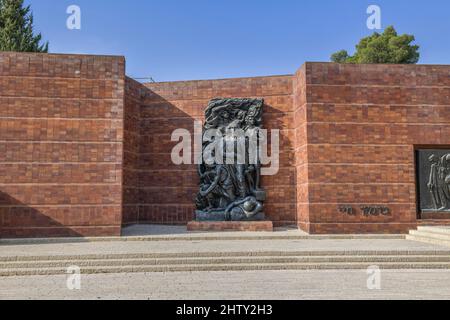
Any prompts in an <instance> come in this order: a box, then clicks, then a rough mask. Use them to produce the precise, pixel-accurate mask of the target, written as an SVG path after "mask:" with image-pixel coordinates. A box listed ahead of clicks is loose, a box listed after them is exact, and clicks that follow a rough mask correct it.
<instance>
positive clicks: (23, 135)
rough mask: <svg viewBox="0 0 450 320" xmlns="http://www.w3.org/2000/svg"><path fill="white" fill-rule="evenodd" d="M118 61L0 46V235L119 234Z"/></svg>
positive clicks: (120, 64) (120, 111) (120, 117)
mask: <svg viewBox="0 0 450 320" xmlns="http://www.w3.org/2000/svg"><path fill="white" fill-rule="evenodd" d="M124 68H125V62H124V59H123V58H121V57H102V56H95V57H94V56H75V55H44V54H23V53H21V54H17V53H0V237H30V236H32V237H39V236H86V235H89V236H98V235H118V234H120V225H121V220H122V214H121V204H122V186H121V185H122V157H123V154H122V144H123V143H122V142H123V109H124V108H123V101H124V90H123V88H124Z"/></svg>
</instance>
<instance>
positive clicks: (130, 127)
mask: <svg viewBox="0 0 450 320" xmlns="http://www.w3.org/2000/svg"><path fill="white" fill-rule="evenodd" d="M146 91H147V89H146V88H145V87H144V86H143V85H142V84H140V83H139V82H137V81H134V80H132V79H130V78H128V77H127V78H126V79H125V114H124V141H125V143H124V145H123V148H124V150H123V151H124V153H123V220H122V222H123V224H124V225H129V224H136V223H138V222H139V204H140V199H139V159H140V158H139V150H140V142H141V137H140V133H141V130H140V119H141V117H140V112H141V103H142V99H143V97H144V94H145V92H146Z"/></svg>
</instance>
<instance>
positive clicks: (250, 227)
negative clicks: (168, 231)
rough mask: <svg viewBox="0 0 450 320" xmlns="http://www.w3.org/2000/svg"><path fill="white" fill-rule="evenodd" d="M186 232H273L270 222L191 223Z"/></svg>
mask: <svg viewBox="0 0 450 320" xmlns="http://www.w3.org/2000/svg"><path fill="white" fill-rule="evenodd" d="M187 229H188V231H267V232H272V231H273V223H272V221H245V222H235V221H231V222H229V221H201V222H200V221H191V222H189V223H188V225H187Z"/></svg>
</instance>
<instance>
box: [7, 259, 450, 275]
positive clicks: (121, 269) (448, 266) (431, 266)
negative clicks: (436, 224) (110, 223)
mask: <svg viewBox="0 0 450 320" xmlns="http://www.w3.org/2000/svg"><path fill="white" fill-rule="evenodd" d="M370 266H373V264H370V263H282V264H218V265H216V264H211V265H161V266H116V267H81V274H99V273H145V272H206V271H258V270H274V271H275V270H366V269H367V268H368V267H370ZM376 266H377V267H379V268H380V269H389V270H398V269H421V270H436V269H445V270H450V263H448V262H422V263H403V262H402V263H387V262H384V263H378V264H377V265H376ZM66 272H67V270H66V268H36V269H3V270H0V277H8V276H32V275H63V274H64V275H65V274H66Z"/></svg>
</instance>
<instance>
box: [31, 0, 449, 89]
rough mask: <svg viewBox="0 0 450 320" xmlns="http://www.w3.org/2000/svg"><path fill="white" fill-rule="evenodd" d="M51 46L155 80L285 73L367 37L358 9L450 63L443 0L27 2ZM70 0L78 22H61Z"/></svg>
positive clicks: (424, 57) (431, 58)
mask: <svg viewBox="0 0 450 320" xmlns="http://www.w3.org/2000/svg"><path fill="white" fill-rule="evenodd" d="M25 2H26V3H27V4H31V6H32V9H33V12H34V17H35V25H36V28H37V31H40V32H42V34H43V36H44V38H45V40H48V41H49V42H50V51H51V52H53V53H89V54H112V55H124V56H126V59H127V74H128V75H129V76H132V77H148V76H152V77H153V78H154V79H155V80H156V81H170V80H191V79H214V78H230V77H245V76H259V75H276V74H291V73H293V72H295V71H296V69H297V68H298V67H300V66H301V65H302V64H303V63H304V62H305V61H329V58H330V55H331V54H332V53H333V52H335V51H338V50H340V49H346V50H348V51H349V52H350V53H351V54H353V52H354V46H355V44H356V43H357V42H358V40H359V39H360V38H362V37H364V36H367V35H370V34H371V33H372V32H373V31H372V30H369V29H367V27H366V20H367V17H368V15H367V14H366V9H367V7H368V6H369V5H370V4H376V5H379V6H380V7H381V10H382V27H383V28H385V27H387V26H389V25H394V26H395V27H396V29H397V31H398V32H399V33H411V34H414V35H415V36H416V42H417V43H418V44H419V45H420V46H421V50H420V51H421V59H420V63H425V64H450V41H448V40H449V38H450V18H449V17H450V1H448V0H428V1H422V0H421V1H419V0H374V1H366V0H316V1H313V0H310V1H308V0H128V1H126V0H69V1H67V0H26V1H25ZM72 4H74V5H78V6H80V8H81V13H82V26H81V30H68V29H67V27H66V20H67V18H68V16H69V15H68V14H67V13H66V9H67V7H68V6H69V5H72Z"/></svg>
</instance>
